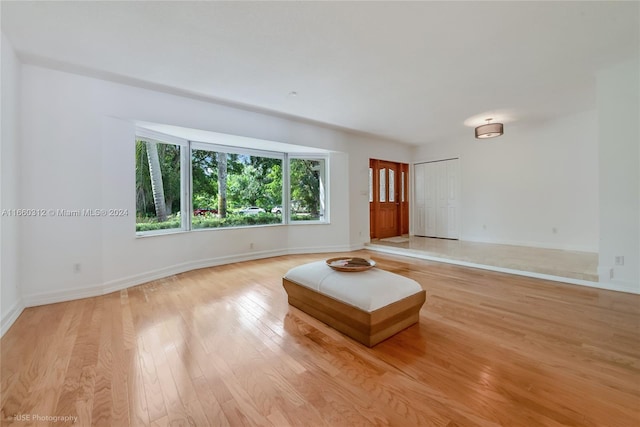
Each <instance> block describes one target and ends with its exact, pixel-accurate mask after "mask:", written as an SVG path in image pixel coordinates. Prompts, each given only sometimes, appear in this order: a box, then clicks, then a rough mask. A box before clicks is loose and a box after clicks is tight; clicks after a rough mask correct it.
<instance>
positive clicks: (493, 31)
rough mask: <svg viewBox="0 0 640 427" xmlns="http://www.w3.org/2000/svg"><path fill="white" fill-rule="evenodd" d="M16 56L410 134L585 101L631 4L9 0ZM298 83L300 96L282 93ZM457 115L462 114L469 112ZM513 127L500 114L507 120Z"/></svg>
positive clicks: (619, 52)
mask: <svg viewBox="0 0 640 427" xmlns="http://www.w3.org/2000/svg"><path fill="white" fill-rule="evenodd" d="M1 8H2V31H3V32H4V33H5V34H6V35H7V37H8V38H9V40H10V41H11V43H12V44H13V46H14V47H15V49H16V51H17V52H18V53H19V55H20V57H21V58H22V59H23V60H24V61H26V62H32V63H36V64H41V65H49V66H56V67H58V68H63V69H67V70H70V71H76V72H84V73H88V74H94V75H99V76H103V77H104V76H109V77H110V78H114V79H118V80H119V81H123V80H124V81H129V82H137V83H142V82H145V83H150V84H153V85H159V86H162V87H165V88H166V89H167V90H171V91H174V92H175V91H178V92H180V93H185V94H192V95H197V96H202V97H206V98H210V99H213V100H217V101H223V102H225V103H230V104H233V105H239V106H244V107H249V108H251V109H254V110H258V111H271V112H276V113H278V114H282V115H285V116H294V117H300V118H305V119H308V120H312V121H315V122H321V123H325V124H329V125H332V126H337V127H341V128H347V129H351V130H356V131H359V132H365V133H369V134H375V135H379V136H383V137H387V138H391V139H395V140H400V141H404V142H409V143H412V144H424V143H431V142H438V141H446V140H449V139H453V138H459V137H469V138H472V137H473V129H471V128H470V127H469V126H471V127H472V126H474V125H477V124H479V123H481V122H482V121H483V119H484V118H486V117H489V116H490V117H494V118H495V119H498V120H501V121H503V122H505V123H509V122H519V123H522V122H527V121H539V120H545V119H549V118H553V117H555V116H558V115H563V114H567V113H571V112H574V111H583V110H586V109H590V108H593V107H594V106H595V89H594V88H595V86H594V85H595V75H596V72H597V71H598V70H599V69H601V68H603V67H607V66H609V65H611V64H615V63H617V62H622V61H625V60H630V59H633V60H639V52H640V25H639V22H640V9H639V3H638V2H610V1H606V2H539V1H538V2H482V1H472V2H451V1H450V2H395V1H388V2H189V3H187V2H180V1H174V2H7V1H2V3H1ZM292 91H295V92H297V93H298V96H295V97H293V96H289V93H290V92H292ZM465 122H466V125H465ZM505 127H506V129H507V131H508V126H505Z"/></svg>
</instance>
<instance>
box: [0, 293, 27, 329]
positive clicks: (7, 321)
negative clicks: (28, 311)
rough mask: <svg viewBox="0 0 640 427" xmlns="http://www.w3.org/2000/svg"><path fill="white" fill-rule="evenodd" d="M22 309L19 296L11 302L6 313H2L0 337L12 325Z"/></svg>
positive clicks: (22, 305)
mask: <svg viewBox="0 0 640 427" xmlns="http://www.w3.org/2000/svg"><path fill="white" fill-rule="evenodd" d="M24 309H25V305H24V302H23V300H22V298H19V299H18V300H17V301H16V302H14V303H13V305H12V306H11V308H9V310H8V311H7V312H6V313H3V314H2V320H0V337H2V336H3V335H4V334H5V332H7V331H8V330H9V328H10V327H11V325H13V323H14V322H15V321H16V320H17V319H18V317H19V316H20V314H22V312H23V311H24Z"/></svg>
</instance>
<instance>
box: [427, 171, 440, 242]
mask: <svg viewBox="0 0 640 427" xmlns="http://www.w3.org/2000/svg"><path fill="white" fill-rule="evenodd" d="M436 165H437V163H426V164H425V166H426V168H425V177H424V178H425V197H424V198H425V213H426V218H425V222H426V224H427V236H431V237H436V236H437V235H438V231H437V228H436V224H437V219H436V218H437V213H438V210H437V207H436V204H437V188H438V185H437V184H438V183H437V176H438V175H437V168H436Z"/></svg>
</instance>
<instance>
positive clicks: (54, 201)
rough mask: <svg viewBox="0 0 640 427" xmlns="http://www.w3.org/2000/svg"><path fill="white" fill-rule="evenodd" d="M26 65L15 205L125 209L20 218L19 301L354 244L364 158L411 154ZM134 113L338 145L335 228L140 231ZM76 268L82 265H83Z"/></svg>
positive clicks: (363, 210) (360, 227) (361, 211)
mask: <svg viewBox="0 0 640 427" xmlns="http://www.w3.org/2000/svg"><path fill="white" fill-rule="evenodd" d="M22 70H23V72H22V110H21V111H22V114H21V119H22V120H21V131H22V134H21V138H22V153H21V156H22V164H21V166H22V170H23V175H24V176H23V180H22V182H21V186H20V191H21V194H22V195H23V198H22V205H23V206H24V207H31V208H44V209H58V208H61V209H82V208H92V207H101V208H126V209H128V210H129V212H130V213H131V214H130V216H128V217H124V218H101V219H99V218H77V217H74V218H30V219H27V220H25V221H24V223H23V227H22V230H23V235H22V239H21V248H20V255H21V258H22V260H23V262H22V264H23V265H22V268H21V270H20V273H21V286H22V292H23V295H24V299H25V303H26V304H27V305H34V304H41V303H48V302H52V301H59V300H64V299H69V298H75V297H79V296H87V295H95V294H98V293H101V292H106V291H109V290H115V289H119V288H123V287H126V286H131V285H134V284H138V283H142V282H144V281H147V280H150V279H152V278H155V277H161V276H165V275H168V274H172V273H175V272H179V271H185V270H188V269H192V268H197V267H203V266H207V265H215V264H219V263H224V262H231V261H237V260H242V259H250V258H258V257H264V256H271V255H278V254H283V253H292V252H321V251H335V250H349V249H354V248H359V247H362V244H363V243H364V242H366V241H368V239H369V237H368V229H369V226H368V199H367V198H366V197H365V198H362V197H360V196H358V197H353V195H351V194H350V191H351V190H352V188H362V189H363V190H366V189H367V188H368V186H367V181H364V182H363V176H362V173H361V172H362V169H363V168H366V167H368V159H369V157H380V158H386V157H387V156H389V155H391V154H392V155H393V157H394V158H395V159H397V160H398V161H404V162H408V160H409V159H410V157H409V156H410V153H411V151H412V150H411V147H409V146H405V145H402V144H395V143H391V142H385V141H379V140H375V139H373V138H366V137H363V136H361V135H355V134H351V133H347V132H343V131H339V130H335V129H330V128H324V127H321V126H316V125H311V124H308V123H303V122H297V121H293V120H287V119H283V118H278V117H275V116H269V115H266V114H260V113H253V112H248V111H244V110H240V109H235V108H230V107H227V106H222V105H219V104H215V103H210V102H205V101H202V100H194V99H190V98H184V97H180V96H175V95H170V94H166V93H160V92H156V91H151V90H147V89H141V88H136V87H132V86H127V85H123V84H118V83H113V82H107V81H103V80H98V79H94V78H89V77H83V76H78V75H74V74H70V73H65V72H60V71H54V70H50V69H45V68H41V67H36V66H32V65H27V64H23V66H22ZM135 120H142V121H149V122H155V123H164V124H170V125H176V126H183V127H190V128H196V129H204V130H210V131H215V132H222V133H229V134H235V135H242V136H249V137H255V138H261V139H267V140H274V141H280V142H285V143H291V144H298V145H305V146H311V147H317V148H323V149H328V150H332V151H334V153H332V155H331V158H330V167H331V170H330V183H329V185H330V194H331V200H330V207H331V224H330V225H291V226H272V227H260V228H244V229H232V230H204V231H199V232H191V233H178V234H171V235H163V236H153V237H145V238H136V237H135V234H134V227H135V193H134V181H135V175H134V172H135V168H134V166H135V165H134V162H133V159H134V143H133V141H134V124H133V121H135ZM367 179H368V178H367ZM361 231H364V232H363V233H362V235H361V234H360V232H361ZM251 243H253V244H254V245H253V249H250V244H251ZM75 264H80V266H81V268H80V271H79V272H75V271H74V265H75Z"/></svg>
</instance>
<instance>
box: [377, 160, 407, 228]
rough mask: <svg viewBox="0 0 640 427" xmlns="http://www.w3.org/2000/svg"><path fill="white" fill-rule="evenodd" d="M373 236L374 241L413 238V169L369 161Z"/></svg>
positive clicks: (392, 163)
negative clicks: (411, 206)
mask: <svg viewBox="0 0 640 427" xmlns="http://www.w3.org/2000/svg"><path fill="white" fill-rule="evenodd" d="M369 224H370V230H369V234H370V237H371V238H372V239H385V238H389V237H396V236H401V235H403V234H409V165H408V164H406V163H397V162H391V161H388V160H378V159H369Z"/></svg>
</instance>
